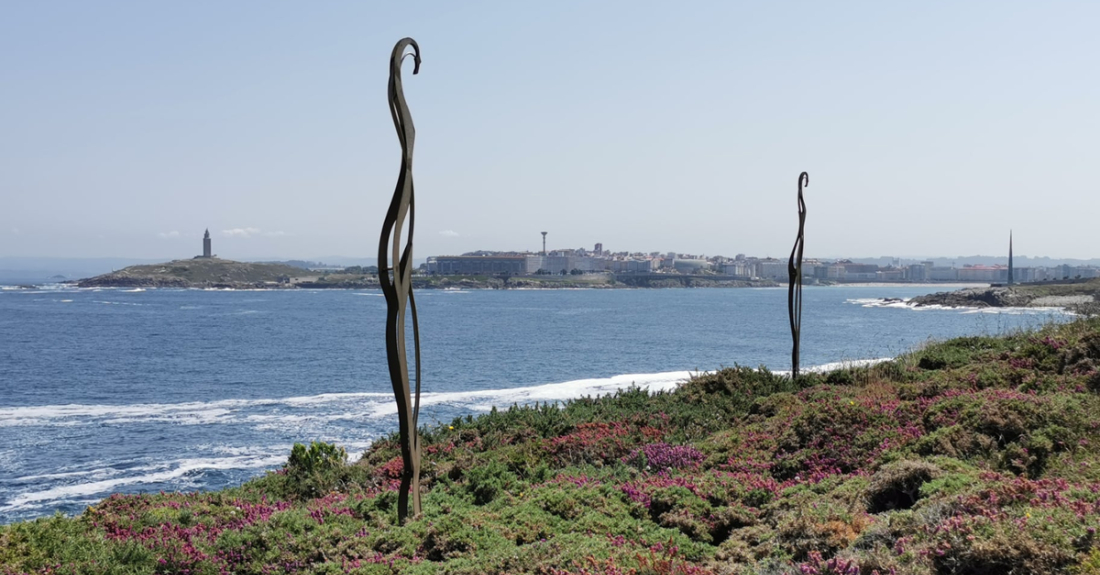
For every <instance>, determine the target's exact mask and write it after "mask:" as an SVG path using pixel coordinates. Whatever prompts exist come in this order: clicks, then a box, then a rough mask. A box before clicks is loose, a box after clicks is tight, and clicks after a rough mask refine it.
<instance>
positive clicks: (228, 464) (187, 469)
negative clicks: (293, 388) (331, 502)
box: [0, 454, 286, 512]
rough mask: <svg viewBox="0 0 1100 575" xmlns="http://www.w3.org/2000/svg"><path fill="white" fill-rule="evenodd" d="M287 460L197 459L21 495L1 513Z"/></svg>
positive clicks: (279, 457) (0, 508)
mask: <svg viewBox="0 0 1100 575" xmlns="http://www.w3.org/2000/svg"><path fill="white" fill-rule="evenodd" d="M285 461H286V455H285V454H282V455H265V456H260V457H221V458H195V459H181V460H177V461H172V462H166V463H165V464H163V465H160V466H156V467H157V468H158V470H157V471H154V472H152V473H145V474H142V475H130V476H126V477H115V478H112V479H103V480H100V481H91V482H88V483H77V484H73V485H61V486H57V487H52V488H50V489H45V490H42V491H31V492H27V493H20V494H18V495H16V496H15V497H13V498H12V499H11V500H10V501H8V502H6V503H5V504H3V505H0V512H3V511H11V510H15V509H21V508H25V507H35V506H39V505H42V504H44V503H48V502H56V501H64V500H68V499H72V498H76V497H87V496H90V495H96V494H102V493H107V492H109V491H114V490H116V489H117V488H119V487H121V486H124V485H135V484H141V483H164V482H167V481H172V480H175V479H179V478H181V477H184V476H185V475H187V474H190V473H193V472H201V471H207V470H216V469H255V468H259V467H276V466H278V465H281V464H282V463H284V462H285Z"/></svg>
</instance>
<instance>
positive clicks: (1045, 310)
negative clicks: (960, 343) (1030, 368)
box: [845, 298, 1068, 315]
mask: <svg viewBox="0 0 1100 575" xmlns="http://www.w3.org/2000/svg"><path fill="white" fill-rule="evenodd" d="M845 303H850V304H854V305H858V306H860V307H868V308H875V307H879V308H894V309H908V310H912V311H954V312H958V313H962V314H972V313H984V314H1004V315H1051V314H1067V313H1068V312H1066V310H1065V309H1063V308H1060V307H974V306H946V305H939V304H931V305H915V304H913V303H912V302H911V300H910V299H893V298H891V299H883V298H850V299H847V300H845Z"/></svg>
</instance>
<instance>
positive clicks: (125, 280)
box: [77, 258, 316, 289]
mask: <svg viewBox="0 0 1100 575" xmlns="http://www.w3.org/2000/svg"><path fill="white" fill-rule="evenodd" d="M307 274H312V275H316V274H313V273H312V272H309V271H308V270H304V269H302V268H297V267H294V266H288V265H285V264H261V263H247V262H237V261H233V260H223V259H220V258H195V259H190V260H175V261H170V262H165V263H162V264H152V265H138V266H130V267H127V268H123V269H121V270H118V271H114V272H111V273H109V274H103V275H99V276H96V277H93V278H87V279H83V280H80V281H79V282H77V286H79V287H130V288H134V287H155V288H235V289H249V288H251V289H255V288H271V289H275V288H292V287H297V286H296V285H295V280H300V279H301V278H302V276H304V275H307Z"/></svg>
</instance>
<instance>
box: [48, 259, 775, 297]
mask: <svg viewBox="0 0 1100 575" xmlns="http://www.w3.org/2000/svg"><path fill="white" fill-rule="evenodd" d="M371 271H373V270H369V271H368V270H363V269H362V268H347V269H345V270H336V271H333V270H308V269H303V268H299V267H294V266H288V265H284V264H271V263H247V262H236V261H232V260H224V259H219V258H195V259H190V260H175V261H171V262H164V263H159V264H143V265H136V266H130V267H127V268H124V269H121V270H117V271H114V272H111V273H108V274H102V275H98V276H95V277H91V278H86V279H82V280H78V281H76V282H69V283H70V285H76V286H77V287H82V288H96V287H109V288H177V289H180V288H184V289H187V288H191V289H278V290H283V289H374V288H378V287H379V284H378V276H377V275H376V274H374V273H370V272H371ZM779 285H781V284H779V283H778V282H775V281H773V280H759V279H758V280H743V279H733V278H729V277H728V276H722V275H717V274H715V275H682V274H624V275H618V276H616V275H615V274H610V273H588V274H579V275H573V274H570V275H535V276H512V275H466V276H463V275H419V276H414V277H413V287H415V288H417V289H496V290H502V289H631V288H688V287H690V288H737V287H776V286H779Z"/></svg>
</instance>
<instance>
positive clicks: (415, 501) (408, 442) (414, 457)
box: [378, 38, 420, 523]
mask: <svg viewBox="0 0 1100 575" xmlns="http://www.w3.org/2000/svg"><path fill="white" fill-rule="evenodd" d="M410 46H411V47H412V50H413V51H412V54H411V55H412V57H413V61H414V62H415V65H414V67H413V74H417V73H419V72H420V46H419V45H418V44H417V43H416V40H413V39H412V38H402V39H401V40H400V41H398V42H397V45H395V46H394V47H393V53H392V54H391V56H390V84H389V100H390V114H391V115H392V116H393V125H394V127H395V128H397V139H398V140H400V141H401V171H400V173H398V176H397V187H396V189H394V192H393V199H392V200H390V207H389V210H388V211H387V212H386V220H385V222H384V223H383V224H382V237H381V238H380V239H379V240H378V282H379V283H380V284H381V287H382V293H383V294H384V295H385V296H386V359H387V361H388V363H389V368H390V380H391V381H392V383H393V395H394V398H395V399H396V400H397V419H398V425H399V435H400V441H401V459H402V461H403V463H404V467H403V468H402V471H401V490H400V491H399V492H398V498H397V519H398V522H401V523H404V521H405V519H406V518H408V517H409V515H410V511H411V514H412V515H416V514H419V513H420V438H419V437H418V435H417V432H416V428H417V419H418V417H419V415H420V331H419V329H418V326H417V321H416V300H415V299H414V298H413V289H412V267H413V266H412V254H413V222H414V220H415V218H414V213H415V202H414V201H413V178H412V156H413V142H414V140H415V139H416V129H415V128H414V127H413V122H412V116H411V115H410V114H409V106H408V104H406V102H405V94H404V90H403V88H402V86H401V63H402V61H403V60H404V59H405V56H406V55H409V54H405V50H406V49H407V48H409V47H410ZM406 218H408V220H409V233H408V238H407V239H406V241H405V246H404V250H402V249H401V233H402V231H401V228H402V226H403V225H404V223H405V219H406ZM406 312H410V313H411V316H412V328H413V346H414V358H413V360H414V361H415V362H416V387H415V401H414V399H413V394H412V392H413V390H412V389H410V387H409V361H408V353H407V350H406V348H405V315H406ZM410 498H411V504H412V506H411V509H410Z"/></svg>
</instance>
